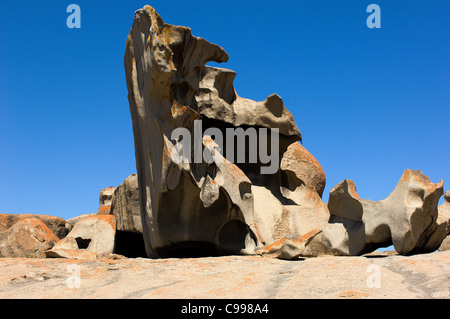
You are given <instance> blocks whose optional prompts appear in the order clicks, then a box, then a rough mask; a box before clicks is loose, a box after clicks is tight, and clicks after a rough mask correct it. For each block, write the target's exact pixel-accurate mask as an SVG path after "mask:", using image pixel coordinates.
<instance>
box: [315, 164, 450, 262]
mask: <svg viewBox="0 0 450 319" xmlns="http://www.w3.org/2000/svg"><path fill="white" fill-rule="evenodd" d="M442 193H443V182H442V181H441V182H440V183H437V184H433V183H431V182H430V180H429V178H428V177H426V176H425V175H424V174H423V173H422V172H420V171H417V170H406V171H405V172H404V174H403V175H402V177H401V179H400V181H399V183H398V184H397V186H396V188H395V189H394V191H393V192H392V193H391V194H390V195H389V196H388V197H387V198H386V199H384V200H382V201H378V202H374V201H371V200H368V199H361V198H360V197H359V195H358V194H357V192H356V187H355V184H354V183H353V181H351V180H345V181H343V182H342V183H340V184H339V185H337V186H336V187H335V188H333V189H332V190H331V192H330V197H329V202H328V207H329V210H330V213H331V218H330V223H329V224H328V226H327V227H326V228H325V229H324V231H323V243H324V244H325V246H327V247H329V248H330V249H331V250H333V252H335V253H337V254H340V255H351V256H356V255H362V254H364V253H367V252H370V251H373V250H375V249H377V248H379V247H386V246H389V245H391V244H393V245H394V248H395V250H396V251H397V252H398V253H399V254H411V253H415V252H423V251H428V250H430V249H437V247H436V248H429V247H428V246H427V243H428V242H429V240H430V238H431V237H432V236H433V233H434V232H433V231H432V230H433V229H434V230H436V228H435V226H434V224H435V222H436V220H437V217H438V201H439V198H440V197H441V196H442ZM433 247H434V246H433Z"/></svg>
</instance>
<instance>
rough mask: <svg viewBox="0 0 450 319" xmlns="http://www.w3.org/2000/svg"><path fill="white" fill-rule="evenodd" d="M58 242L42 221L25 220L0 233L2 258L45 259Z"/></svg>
mask: <svg viewBox="0 0 450 319" xmlns="http://www.w3.org/2000/svg"><path fill="white" fill-rule="evenodd" d="M58 241H59V239H58V237H56V235H55V234H53V232H52V231H51V230H50V229H49V228H48V227H47V226H46V225H45V224H44V223H43V222H42V221H41V220H40V219H38V218H35V217H29V218H23V219H20V220H19V221H17V222H16V223H15V224H14V225H12V226H11V227H9V228H8V229H7V230H5V231H3V232H1V233H0V257H1V258H8V257H9V258H45V251H46V250H48V249H50V248H52V247H53V246H54V245H55V244H56V243H57V242H58Z"/></svg>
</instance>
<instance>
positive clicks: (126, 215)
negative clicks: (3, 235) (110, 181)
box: [111, 174, 142, 234]
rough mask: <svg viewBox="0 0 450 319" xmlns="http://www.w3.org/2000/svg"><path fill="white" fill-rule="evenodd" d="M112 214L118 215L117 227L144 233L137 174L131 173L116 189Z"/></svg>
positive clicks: (120, 229)
mask: <svg viewBox="0 0 450 319" xmlns="http://www.w3.org/2000/svg"><path fill="white" fill-rule="evenodd" d="M111 214H112V215H114V216H115V217H116V229H117V230H118V231H127V232H132V233H140V234H142V222H141V207H140V204H139V188H138V180H137V175H136V174H131V175H130V176H129V177H128V178H127V179H125V181H124V182H123V183H122V184H121V185H120V186H119V187H117V188H116V189H115V191H114V196H113V201H112V204H111Z"/></svg>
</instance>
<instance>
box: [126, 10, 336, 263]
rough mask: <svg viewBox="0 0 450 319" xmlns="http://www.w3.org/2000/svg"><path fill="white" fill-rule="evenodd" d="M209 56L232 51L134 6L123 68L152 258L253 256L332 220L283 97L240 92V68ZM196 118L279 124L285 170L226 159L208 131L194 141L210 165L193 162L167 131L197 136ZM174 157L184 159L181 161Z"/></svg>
mask: <svg viewBox="0 0 450 319" xmlns="http://www.w3.org/2000/svg"><path fill="white" fill-rule="evenodd" d="M210 61H214V62H218V63H221V62H226V61H228V54H227V53H226V52H225V50H224V49H223V48H221V47H219V46H218V45H215V44H212V43H209V42H207V41H206V40H204V39H202V38H198V37H195V36H193V35H192V33H191V30H190V29H189V28H187V27H180V26H173V25H169V24H166V23H164V22H163V20H162V19H161V17H160V16H159V15H158V14H157V13H156V12H155V10H154V9H153V8H151V7H150V6H145V7H144V8H143V9H141V10H138V11H137V12H136V14H135V19H134V23H133V26H132V28H131V31H130V33H129V35H128V38H127V47H126V52H125V71H126V78H127V87H128V92H129V95H128V99H129V104H130V112H131V117H132V121H133V133H134V139H135V154H136V167H137V172H138V185H139V198H140V209H141V214H142V232H143V237H144V240H145V243H146V250H147V254H148V256H151V257H164V256H167V255H168V254H169V255H170V254H174V253H175V254H177V253H179V252H180V251H182V252H183V254H184V253H186V252H187V251H189V250H191V253H194V254H195V253H200V254H202V253H204V254H210V253H214V252H215V253H218V254H254V253H255V250H256V249H257V248H258V247H261V246H267V245H270V244H272V243H274V242H275V241H277V240H280V239H281V238H285V237H288V236H293V237H299V236H301V235H303V234H306V233H307V232H309V231H311V230H313V229H321V228H322V227H324V225H326V223H327V221H328V218H329V213H328V209H327V206H326V205H325V204H324V203H323V202H322V201H321V198H320V195H321V192H322V191H323V187H324V185H325V176H324V174H323V170H322V168H321V167H320V165H319V164H318V162H317V161H316V160H315V159H314V158H313V157H312V155H311V154H309V152H307V151H306V150H305V149H304V148H303V147H301V146H300V144H298V143H297V141H298V140H301V133H300V130H299V129H298V127H297V125H296V123H295V121H294V119H293V117H292V115H291V113H289V111H288V110H287V109H286V108H285V106H284V104H283V101H282V99H281V98H280V97H279V96H278V95H276V94H272V95H270V96H269V97H267V99H265V100H264V101H262V102H256V101H252V100H248V99H244V98H241V97H239V96H238V95H237V93H236V92H235V90H234V87H233V80H234V78H235V75H236V74H235V73H234V72H233V71H231V70H227V69H223V68H215V67H210V66H205V63H207V62H210ZM200 119H201V123H202V129H203V131H206V130H208V129H218V130H220V132H224V131H225V130H226V129H227V128H236V127H257V128H268V129H278V130H279V134H280V143H279V146H278V148H279V149H273V150H272V151H273V154H275V155H276V156H277V157H278V160H277V161H274V162H275V165H278V167H277V168H279V165H280V163H279V160H281V159H284V162H283V167H282V169H281V170H280V169H279V170H278V171H277V172H276V173H275V174H271V175H266V176H261V174H260V168H261V167H262V166H263V165H262V163H259V162H257V163H251V164H250V163H248V162H246V163H241V164H238V165H235V164H233V162H234V161H233V159H231V158H224V156H225V155H226V156H228V154H227V152H226V150H225V149H221V151H222V152H219V151H218V150H219V148H221V147H222V146H224V145H226V143H222V144H221V145H218V144H216V143H215V141H214V140H213V139H212V138H211V136H213V134H212V135H210V136H204V138H203V140H201V139H200V142H199V143H200V146H201V151H204V150H209V152H210V153H211V159H212V161H211V162H206V161H204V160H203V162H201V163H198V162H197V163H196V164H192V163H193V162H194V161H193V160H192V158H188V156H191V155H192V154H189V155H188V154H184V153H183V150H184V149H180V148H179V146H180V145H179V144H178V142H177V141H176V140H172V133H173V131H174V130H176V129H178V128H185V129H187V130H188V131H189V132H190V133H191V136H194V138H195V130H194V121H195V120H200ZM203 131H202V132H200V133H203ZM258 134H261V133H258ZM223 135H224V136H225V134H223ZM272 138H273V137H272V135H270V137H269V140H270V141H272ZM196 142H197V141H193V143H196ZM268 143H269V142H268ZM270 143H271V142H270ZM293 143H296V144H295V145H293V146H291V147H290V145H291V144H293ZM270 145H271V144H270ZM191 146H192V145H191ZM253 146H254V145H253ZM224 148H225V147H224ZM191 149H194V147H191ZM247 150H248V149H247ZM173 154H180V155H183V156H186V159H189V160H190V161H186V162H181V163H177V162H176V161H174V159H173ZM224 154H225V155H224ZM246 154H248V152H246ZM192 156H194V155H192ZM268 208H269V209H268ZM187 254H188V255H189V253H187Z"/></svg>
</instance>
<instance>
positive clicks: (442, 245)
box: [439, 236, 450, 251]
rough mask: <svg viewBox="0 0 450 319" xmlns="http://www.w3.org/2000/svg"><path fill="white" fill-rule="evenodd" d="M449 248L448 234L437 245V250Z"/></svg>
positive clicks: (449, 238) (449, 237)
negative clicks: (438, 245)
mask: <svg viewBox="0 0 450 319" xmlns="http://www.w3.org/2000/svg"><path fill="white" fill-rule="evenodd" d="M444 250H450V236H447V237H445V238H444V240H443V241H442V243H441V246H440V247H439V251H444Z"/></svg>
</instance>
